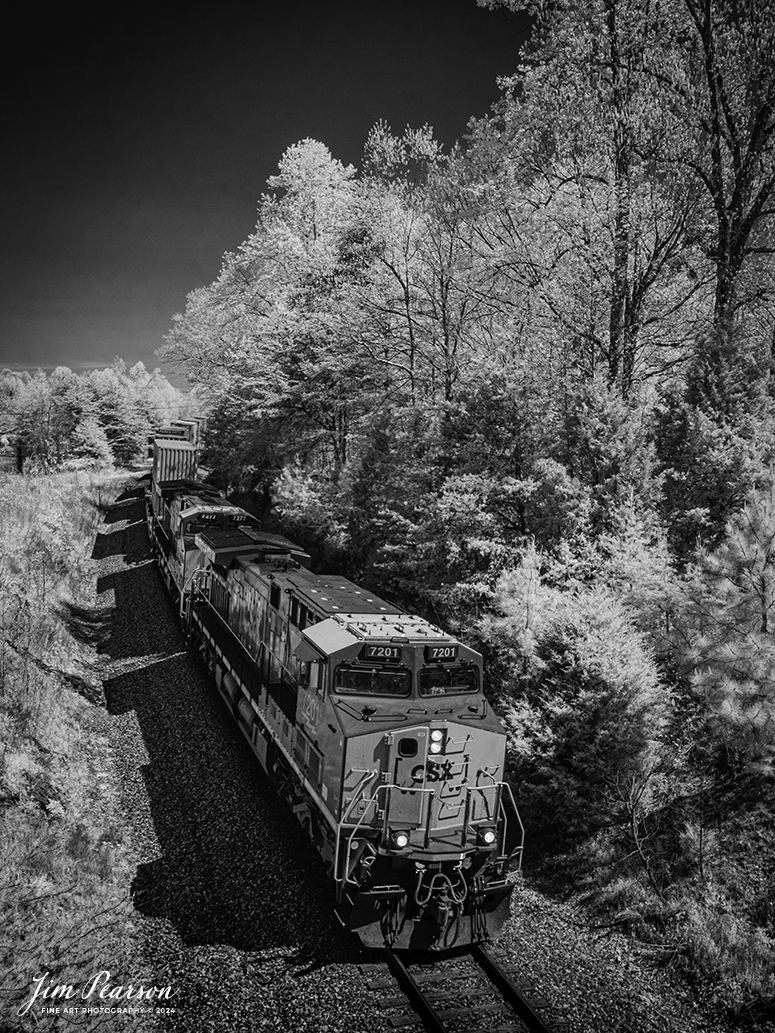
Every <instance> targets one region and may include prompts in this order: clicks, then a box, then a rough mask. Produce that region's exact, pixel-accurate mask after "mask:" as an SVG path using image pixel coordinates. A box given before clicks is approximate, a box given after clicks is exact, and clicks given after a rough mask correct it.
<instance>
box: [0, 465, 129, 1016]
mask: <svg viewBox="0 0 775 1033" xmlns="http://www.w3.org/2000/svg"><path fill="white" fill-rule="evenodd" d="M119 486H120V482H119V481H117V480H113V481H109V482H108V483H107V484H106V483H105V482H104V481H103V480H102V479H100V478H99V476H98V475H93V474H92V475H89V474H86V473H83V472H81V473H69V474H54V475H48V476H16V475H12V474H1V473H0V1028H15V1027H16V1026H18V1027H20V1028H21V1027H23V1026H25V1025H27V1026H30V1025H32V1023H33V1021H34V1024H35V1027H36V1028H42V1029H46V1028H54V1027H55V1026H56V1025H57V1022H58V1023H60V1024H61V1022H62V1018H61V1017H60V1018H59V1019H57V1018H56V1017H48V1016H41V1015H40V1014H37V1015H35V1016H33V1015H32V1014H28V1015H27V1016H26V1017H24V1018H18V1017H17V1009H18V1007H19V1005H20V1004H21V1003H23V1002H24V1001H26V1000H28V999H29V996H30V987H31V985H32V983H33V980H36V979H37V978H39V977H40V976H41V975H45V974H46V973H48V975H49V976H50V979H51V980H52V981H55V982H61V983H70V984H74V985H77V984H80V985H83V984H85V983H86V982H87V980H88V979H89V977H91V976H93V975H94V974H95V973H96V972H98V971H99V970H100V969H103V968H107V969H109V970H111V971H113V972H117V971H119V970H122V969H124V968H125V966H126V955H127V952H128V951H129V950H130V947H131V941H132V925H131V914H132V909H131V904H130V901H129V898H128V892H127V888H126V887H127V886H128V885H129V882H130V879H131V863H130V858H129V852H128V847H127V844H126V843H125V841H124V834H123V832H122V827H121V826H122V823H121V818H120V810H119V801H118V793H117V788H116V777H115V773H114V770H113V764H112V756H111V752H110V746H109V739H108V717H107V714H106V712H105V710H104V709H103V708H101V707H100V706H99V705H96V703H95V702H94V701H95V700H98V699H99V694H100V688H99V686H100V679H99V657H98V654H97V652H96V648H95V645H94V642H93V641H92V642H91V643H90V642H89V641H88V636H85V635H79V634H75V635H74V634H73V628H74V625H73V622H72V621H71V620H68V615H69V614H72V613H73V612H76V613H78V614H79V615H80V620H81V622H82V623H83V621H84V620H87V621H88V619H89V617H90V616H92V617H93V618H94V621H93V623H95V624H97V625H98V624H99V621H100V619H101V618H102V617H104V614H101V612H100V611H99V609H98V608H97V607H96V605H95V604H96V565H95V562H94V561H93V560H92V559H91V555H92V550H93V543H94V539H95V534H96V531H97V527H98V524H99V521H100V519H101V515H102V514H101V511H102V509H103V508H104V507H105V506H106V505H107V504H108V503H109V502H110V500H111V498H113V497H115V494H116V493H117V490H118V488H119ZM76 690H79V691H76ZM84 690H88V691H84ZM85 697H87V698H85ZM89 699H91V700H92V701H91V702H90V701H89ZM112 1018H113V1019H114V1020H115V1016H113V1017H112ZM73 1021H76V1023H77V1024H80V1025H81V1026H82V1027H83V1028H88V1027H89V1025H94V1024H95V1023H96V1022H97V1021H99V1019H95V1018H94V1017H83V1018H82V1020H81V1022H80V1023H78V1022H77V1020H73Z"/></svg>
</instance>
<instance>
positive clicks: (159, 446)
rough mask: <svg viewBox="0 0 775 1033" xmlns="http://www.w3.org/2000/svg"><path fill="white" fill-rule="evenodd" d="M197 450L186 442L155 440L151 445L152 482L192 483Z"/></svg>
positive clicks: (164, 439) (194, 476)
mask: <svg viewBox="0 0 775 1033" xmlns="http://www.w3.org/2000/svg"><path fill="white" fill-rule="evenodd" d="M196 468H197V450H196V449H195V448H194V446H193V445H192V444H190V442H188V441H176V440H174V439H172V438H169V439H168V438H157V439H156V440H155V441H154V443H153V481H154V484H163V483H164V482H165V481H192V480H195V479H196Z"/></svg>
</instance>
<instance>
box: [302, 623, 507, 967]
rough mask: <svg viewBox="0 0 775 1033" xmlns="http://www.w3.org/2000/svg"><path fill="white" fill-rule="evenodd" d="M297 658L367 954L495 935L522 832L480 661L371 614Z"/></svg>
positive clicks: (305, 639) (423, 626)
mask: <svg viewBox="0 0 775 1033" xmlns="http://www.w3.org/2000/svg"><path fill="white" fill-rule="evenodd" d="M296 654H297V656H300V657H303V658H305V659H306V661H307V663H308V664H309V666H310V669H311V670H312V669H314V668H318V673H317V675H316V677H317V680H318V683H317V688H316V689H315V690H314V692H315V696H316V701H315V702H314V704H308V703H307V702H306V699H307V698H308V696H309V694H310V693H311V692H312V689H311V688H309V689H307V688H304V689H303V692H302V695H303V697H304V699H303V702H302V713H301V723H302V724H306V731H307V734H308V735H310V736H311V737H314V738H315V740H316V742H317V743H318V745H319V747H320V750H321V753H322V758H323V766H324V774H325V780H324V781H325V786H326V789H327V796H328V804H329V806H330V808H331V810H332V813H333V817H334V819H335V820H336V822H337V830H336V833H337V836H336V851H335V858H334V875H335V878H336V881H337V897H338V902H339V907H340V914H341V916H342V919H343V921H346V922H347V923H348V924H349V925H350V926H351V927H352V928H354V929H355V930H356V931H357V932H358V935H359V936H360V937H361V939H362V940H363V941H364V942H365V943H367V944H368V945H371V946H379V945H382V944H383V943H384V942H385V941H386V940H387V941H388V942H390V943H392V944H393V945H394V946H397V947H412V948H442V947H450V946H452V945H453V944H454V943H457V942H470V941H471V940H472V939H481V938H482V937H483V935H485V934H488V935H489V934H494V933H495V932H496V931H497V929H499V928H500V925H501V924H502V922H503V921H504V919H505V915H506V914H507V911H508V902H509V896H510V893H511V884H510V883H509V882H508V881H507V873H508V870H509V864H510V861H511V859H512V857H517V859H518V858H519V857H520V855H521V847H522V826H521V822H520V820H519V815H518V812H517V809H516V806H515V805H514V801H513V798H512V796H511V791H510V789H509V787H508V785H507V783H506V782H505V781H504V764H505V740H504V736H503V730H502V727H501V725H500V722H499V721H498V720H497V718H496V716H495V715H494V714H492V712H491V711H490V710H489V708H488V706H487V702H486V700H485V698H484V695H483V692H482V677H481V664H482V662H481V657H480V656H479V654H477V653H476V652H475V651H474V650H472V649H469V648H468V647H467V646H465V645H463V644H462V643H460V642H456V641H455V640H453V639H451V638H450V637H449V636H447V635H445V634H444V633H443V632H441V631H439V630H438V629H436V628H434V627H433V626H432V625H430V624H428V623H427V622H426V621H423V620H421V619H420V618H417V617H407V616H404V615H389V616H382V615H365V614H346V615H337V616H335V617H333V618H330V619H328V620H325V621H323V622H321V623H319V624H317V625H315V626H313V627H312V628H309V629H307V630H306V631H305V632H304V634H303V636H302V641H301V642H300V643H299V645H298V646H297V648H296ZM323 672H324V673H323ZM321 689H322V691H321ZM484 886H486V891H485V890H484V889H483V887H484Z"/></svg>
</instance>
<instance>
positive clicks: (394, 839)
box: [390, 830, 409, 850]
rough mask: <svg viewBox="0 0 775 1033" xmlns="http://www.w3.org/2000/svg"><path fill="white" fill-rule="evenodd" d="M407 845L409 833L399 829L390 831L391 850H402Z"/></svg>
mask: <svg viewBox="0 0 775 1033" xmlns="http://www.w3.org/2000/svg"><path fill="white" fill-rule="evenodd" d="M407 846H409V833H408V832H404V831H403V830H399V831H398V832H391V833H390V848H391V849H392V850H403V849H404V847H407Z"/></svg>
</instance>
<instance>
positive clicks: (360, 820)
mask: <svg viewBox="0 0 775 1033" xmlns="http://www.w3.org/2000/svg"><path fill="white" fill-rule="evenodd" d="M373 774H375V775H376V774H379V772H376V771H375V772H374V773H373ZM364 781H365V779H361V782H360V783H359V784H358V786H356V789H357V788H359V787H360V785H362V784H363V782H364ZM388 789H400V790H401V791H402V792H407V793H425V794H427V793H430V794H431V796H433V795H434V790H433V789H415V788H414V787H404V786H399V785H396V783H395V782H390V783H388V784H387V785H381V786H377V790H376V792H375V793H374V795H373V796H371V797H369V799H368V801H367V806H366V809H365V810H364V812H363V814H361V815H360V817H359V818H358V821H357V822H356V823H355V825H352V826H349V827H350V829H351V831H350V835H349V837H348V839H347V854H346V856H345V867H346V864H347V858H348V857H349V856H350V851H351V850H352V841H353V839H354V838H355V836H356V834H357V832H358V830H359V829H360V827H361V825H362V824H363V823H364V821H365V820H366V815H367V814H368V813H369V810H370V808H371V805H372V804H376V803H377V801H378V798H379V794H380V793H381V792H382V791H383V790H388ZM356 800H357V798H356V797H353V799H352V800H351V801H350V806H349V807H348V809H347V811H346V812H345V815H344V817H343V819H342V821H341V823H340V829H339V831H340V834H341V832H343V831H345V829H344V828H343V826H344V823H345V820H346V819H347V816H348V815H349V813H350V811H351V810H352V807H353V806H354V804H355V803H356ZM388 810H389V808H386V809H385V817H384V819H383V822H382V834H383V835H384V834H385V832H386V830H387V821H388ZM431 810H432V808H430V807H429V808H428V817H427V819H426V822H425V825H426V828H425V845H426V847H427V845H428V840H429V838H430V833H429V826H430V816H431ZM418 827H419V826H418ZM339 843H340V836H337V840H336V858H335V862H334V879H335V881H336V882H353V883H354V880H353V879H350V878H348V876H347V874H346V871H345V874H344V876H342V877H341V878H339V876H338V875H337V874H336V873H337V872H338V870H339V865H338V860H339Z"/></svg>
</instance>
